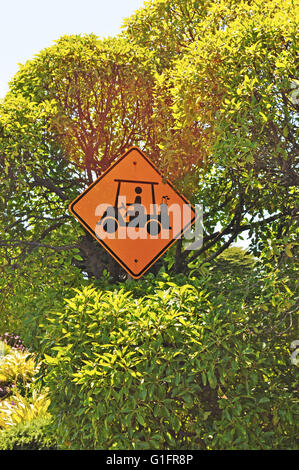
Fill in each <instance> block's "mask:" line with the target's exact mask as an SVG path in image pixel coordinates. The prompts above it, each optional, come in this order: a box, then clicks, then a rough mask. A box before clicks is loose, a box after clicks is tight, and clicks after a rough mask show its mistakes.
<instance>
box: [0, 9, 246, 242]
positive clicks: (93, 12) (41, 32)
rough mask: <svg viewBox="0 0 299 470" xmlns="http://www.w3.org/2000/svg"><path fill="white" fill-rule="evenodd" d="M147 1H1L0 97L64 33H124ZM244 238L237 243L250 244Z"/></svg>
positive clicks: (109, 34) (103, 35)
mask: <svg viewBox="0 0 299 470" xmlns="http://www.w3.org/2000/svg"><path fill="white" fill-rule="evenodd" d="M143 3H144V0H51V2H48V1H44V0H0V98H3V97H4V95H5V93H6V92H7V91H8V82H9V81H10V79H11V78H12V77H13V76H14V74H15V73H16V72H17V71H18V63H22V64H23V63H25V62H26V61H27V60H29V59H31V58H32V57H33V56H34V55H35V54H38V52H39V51H40V50H41V49H44V48H45V47H49V46H51V45H52V44H53V41H55V40H57V39H58V38H60V37H61V36H63V35H64V34H84V33H87V34H89V33H94V34H96V35H97V36H99V37H108V36H115V35H116V34H118V33H120V31H121V25H122V22H123V20H124V18H127V17H129V16H130V15H132V14H133V13H134V11H135V10H137V9H138V8H140V7H142V5H143ZM243 236H245V240H244V241H241V240H240V241H238V242H237V245H238V246H242V247H244V248H245V247H247V246H248V240H247V239H246V234H243Z"/></svg>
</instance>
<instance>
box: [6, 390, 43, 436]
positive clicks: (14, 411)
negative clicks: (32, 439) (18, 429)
mask: <svg viewBox="0 0 299 470" xmlns="http://www.w3.org/2000/svg"><path fill="white" fill-rule="evenodd" d="M49 405H50V400H49V398H48V396H47V392H46V391H43V392H40V391H38V390H33V391H32V394H30V395H29V394H27V396H22V395H21V394H20V393H19V392H18V391H17V390H15V391H14V394H13V395H12V396H11V397H10V398H7V399H6V400H3V401H1V402H0V429H1V428H5V427H9V426H14V425H16V424H20V423H30V422H31V421H34V420H35V419H36V418H39V417H44V416H46V415H47V411H48V408H49Z"/></svg>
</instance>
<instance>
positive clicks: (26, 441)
mask: <svg viewBox="0 0 299 470" xmlns="http://www.w3.org/2000/svg"><path fill="white" fill-rule="evenodd" d="M49 422H50V418H38V419H35V420H34V421H31V422H29V423H22V424H18V425H16V426H9V427H8V428H6V429H5V430H3V431H0V450H55V449H56V448H57V443H56V439H55V437H54V436H55V435H54V434H53V435H51V434H49V433H48V427H49Z"/></svg>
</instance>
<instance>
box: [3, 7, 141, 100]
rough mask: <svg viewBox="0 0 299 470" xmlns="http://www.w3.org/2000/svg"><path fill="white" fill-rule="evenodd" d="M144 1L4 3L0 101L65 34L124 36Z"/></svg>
mask: <svg viewBox="0 0 299 470" xmlns="http://www.w3.org/2000/svg"><path fill="white" fill-rule="evenodd" d="M143 3H144V1H143V0H51V2H49V1H44V0H0V98H1V97H3V96H4V95H5V93H6V92H7V90H8V82H9V80H10V79H11V78H12V77H13V76H14V74H15V73H16V72H17V70H18V65H17V64H18V63H25V62H26V61H27V60H28V59H31V58H32V57H33V56H34V55H35V54H37V53H38V52H39V51H40V50H41V49H44V48H45V47H49V46H51V45H52V44H53V41H55V40H56V39H58V38H59V37H61V36H63V35H64V34H80V33H81V34H84V33H87V34H88V33H94V34H96V35H97V36H99V37H107V36H115V35H116V34H118V33H120V31H121V29H120V27H121V25H122V22H123V19H124V18H127V17H129V16H131V15H132V14H133V13H134V11H135V10H136V9H138V8H140V7H141V6H142V5H143Z"/></svg>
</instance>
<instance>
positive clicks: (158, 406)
mask: <svg viewBox="0 0 299 470" xmlns="http://www.w3.org/2000/svg"><path fill="white" fill-rule="evenodd" d="M160 284H162V283H160ZM193 284H194V285H193V286H192V285H184V286H176V285H175V284H174V283H170V282H168V283H164V285H160V288H157V287H156V291H155V293H154V295H150V296H147V297H139V296H138V298H134V297H133V295H132V294H130V293H128V292H124V291H121V290H120V291H118V292H117V291H114V292H111V291H105V292H102V291H97V290H96V289H91V288H85V289H83V291H82V292H79V291H77V294H76V295H75V297H74V298H73V299H71V300H67V301H66V306H65V309H64V310H63V311H61V312H58V313H55V314H54V313H53V314H52V315H51V316H50V318H49V319H48V321H47V323H46V324H45V325H44V328H45V330H46V333H45V336H44V339H43V350H44V353H45V368H46V371H45V372H46V377H45V381H46V383H47V386H49V389H50V392H49V393H50V398H51V408H50V410H51V411H52V413H53V415H54V416H55V417H56V420H55V423H54V426H55V432H57V434H58V438H59V442H60V444H61V445H62V446H63V447H67V448H73V449H94V448H97V449H119V448H121V449H131V448H133V449H147V448H151V449H155V448H157V449H187V448H188V449H190V448H191V449H272V448H274V449H278V448H295V446H296V443H295V436H296V432H295V406H296V402H295V399H294V389H295V376H294V374H295V369H296V368H295V367H294V366H292V364H291V362H290V353H289V350H288V345H287V344H286V337H285V335H284V334H282V335H280V336H277V337H275V338H274V337H273V336H271V334H268V333H267V328H266V327H267V324H268V322H269V319H267V317H268V314H267V313H265V312H264V311H263V309H256V310H254V309H253V308H251V307H250V308H249V307H248V306H247V307H246V305H245V304H243V305H241V304H240V308H239V309H238V310H235V311H230V310H229V309H227V306H226V305H225V302H223V296H222V295H220V296H218V297H217V296H216V295H215V296H213V297H212V298H209V296H208V295H207V293H206V291H205V290H204V289H202V288H200V289H198V288H197V287H196V280H193Z"/></svg>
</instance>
